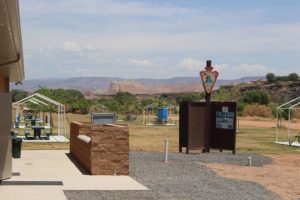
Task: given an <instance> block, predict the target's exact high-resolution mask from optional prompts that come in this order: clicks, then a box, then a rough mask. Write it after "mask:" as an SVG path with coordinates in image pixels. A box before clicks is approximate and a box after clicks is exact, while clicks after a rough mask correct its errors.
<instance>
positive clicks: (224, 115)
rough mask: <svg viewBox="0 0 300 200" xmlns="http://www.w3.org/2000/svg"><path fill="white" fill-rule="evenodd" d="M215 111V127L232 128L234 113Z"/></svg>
mask: <svg viewBox="0 0 300 200" xmlns="http://www.w3.org/2000/svg"><path fill="white" fill-rule="evenodd" d="M226 108H227V112H220V111H217V112H216V128H221V129H233V128H234V120H235V117H234V116H235V114H234V112H228V107H226Z"/></svg>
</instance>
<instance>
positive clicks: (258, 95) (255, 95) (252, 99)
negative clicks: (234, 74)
mask: <svg viewBox="0 0 300 200" xmlns="http://www.w3.org/2000/svg"><path fill="white" fill-rule="evenodd" d="M242 101H243V102H244V103H247V104H253V103H256V104H264V105H267V104H269V102H270V95H269V94H268V93H267V92H266V91H263V90H248V91H246V92H245V94H244V95H243V98H242Z"/></svg>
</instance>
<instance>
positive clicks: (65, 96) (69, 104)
mask: <svg viewBox="0 0 300 200" xmlns="http://www.w3.org/2000/svg"><path fill="white" fill-rule="evenodd" d="M34 93H40V94H42V95H45V96H47V97H49V98H51V99H53V100H55V101H58V102H60V103H61V104H64V105H65V106H66V111H67V112H70V111H71V112H74V111H76V110H81V112H82V113H86V112H87V111H88V110H89V104H88V102H87V101H86V99H85V98H84V95H83V94H82V93H81V92H80V91H77V90H73V89H68V90H65V89H62V88H58V89H49V88H46V87H41V88H39V89H38V90H36V91H35V92H34Z"/></svg>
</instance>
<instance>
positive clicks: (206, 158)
mask: <svg viewBox="0 0 300 200" xmlns="http://www.w3.org/2000/svg"><path fill="white" fill-rule="evenodd" d="M249 156H251V157H252V162H253V165H254V166H262V165H264V164H268V163H270V162H271V159H270V158H268V157H264V156H259V155H255V154H236V155H232V154H230V153H209V154H189V155H186V154H184V153H182V154H179V153H170V154H169V162H168V163H164V162H162V161H163V158H164V155H163V153H151V152H131V153H130V174H131V177H132V178H134V179H135V180H137V181H138V182H140V183H141V184H143V185H145V186H146V187H148V188H149V191H65V195H66V196H67V198H68V199H70V200H77V199H80V200H85V199H87V200H94V199H95V200H96V199H97V200H98V199H105V200H110V199H128V200H129V199H130V200H132V199H145V200H148V199H151V200H152V199H167V200H171V199H180V200H181V199H203V200H205V199H210V200H214V199H235V200H239V199H241V200H242V199H243V200H248V199H249V200H250V199H251V200H252V199H253V200H257V199H270V200H271V199H272V200H273V199H277V197H276V195H275V194H273V193H272V192H270V191H268V190H266V189H265V188H264V187H263V186H261V185H259V184H257V183H253V182H247V181H240V180H233V179H227V178H222V177H218V176H217V175H216V174H215V173H214V172H212V171H211V170H210V169H208V168H206V167H204V166H202V165H200V164H199V163H227V164H238V165H247V162H248V157H249Z"/></svg>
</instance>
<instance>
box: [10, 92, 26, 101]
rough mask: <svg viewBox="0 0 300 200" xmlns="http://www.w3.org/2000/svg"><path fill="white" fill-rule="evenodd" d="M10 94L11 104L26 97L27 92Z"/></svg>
mask: <svg viewBox="0 0 300 200" xmlns="http://www.w3.org/2000/svg"><path fill="white" fill-rule="evenodd" d="M10 93H11V95H12V101H13V102H17V101H20V100H22V99H24V98H26V97H28V92H26V91H24V90H11V91H10Z"/></svg>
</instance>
